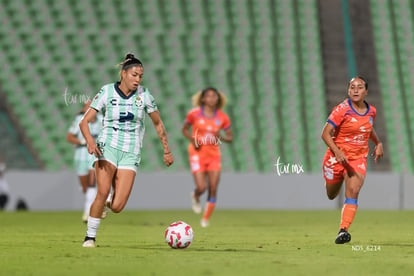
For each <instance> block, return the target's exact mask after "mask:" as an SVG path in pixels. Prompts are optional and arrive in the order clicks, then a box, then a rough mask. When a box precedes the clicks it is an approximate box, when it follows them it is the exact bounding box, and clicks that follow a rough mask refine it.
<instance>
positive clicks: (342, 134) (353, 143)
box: [327, 99, 377, 160]
mask: <svg viewBox="0 0 414 276" xmlns="http://www.w3.org/2000/svg"><path fill="white" fill-rule="evenodd" d="M365 104H366V106H367V111H366V112H365V113H364V114H360V113H358V112H357V111H356V110H355V109H354V108H353V107H352V105H351V100H350V99H346V100H344V101H343V102H342V103H340V104H339V105H337V106H336V107H335V108H334V109H333V111H332V113H331V114H330V115H329V118H328V120H327V122H328V123H330V124H331V125H333V126H334V127H335V131H334V134H333V137H332V138H333V140H334V141H335V144H336V145H337V146H338V147H339V148H340V149H341V151H343V152H344V153H345V156H346V157H347V158H348V159H349V160H355V159H359V158H363V157H367V156H368V151H369V148H368V140H369V137H370V136H371V131H372V128H373V124H374V120H375V116H376V113H377V111H376V109H375V107H374V106H372V105H370V104H368V103H367V102H365ZM328 151H330V149H329V148H328V150H327V152H328ZM332 154H333V153H332Z"/></svg>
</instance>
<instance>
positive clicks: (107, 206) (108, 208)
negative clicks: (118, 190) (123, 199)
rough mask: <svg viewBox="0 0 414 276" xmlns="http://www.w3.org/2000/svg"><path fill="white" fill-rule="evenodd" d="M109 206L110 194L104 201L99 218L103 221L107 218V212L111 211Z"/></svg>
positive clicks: (110, 203)
mask: <svg viewBox="0 0 414 276" xmlns="http://www.w3.org/2000/svg"><path fill="white" fill-rule="evenodd" d="M111 205H112V194H111V193H110V194H109V195H108V198H107V199H106V202H105V205H104V209H103V212H102V215H101V218H102V219H104V218H106V217H107V216H108V213H109V210H111Z"/></svg>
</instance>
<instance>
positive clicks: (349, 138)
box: [322, 76, 384, 244]
mask: <svg viewBox="0 0 414 276" xmlns="http://www.w3.org/2000/svg"><path fill="white" fill-rule="evenodd" d="M367 94H368V83H367V82H366V81H365V80H364V79H363V78H362V77H359V76H358V77H355V78H352V79H351V80H350V81H349V83H348V98H347V99H346V100H345V101H343V102H342V103H340V104H339V105H337V106H336V107H335V108H334V109H333V111H332V113H331V114H330V115H329V117H328V120H327V123H326V124H325V127H324V128H323V131H322V140H323V141H324V142H325V143H326V145H327V146H328V149H327V151H326V154H325V157H324V159H323V175H324V178H325V181H326V182H325V187H326V192H327V195H328V198H329V199H331V200H332V199H334V198H335V197H336V196H337V195H338V193H339V191H340V189H341V187H342V183H343V181H344V180H345V202H344V205H343V208H342V215H341V223H340V230H339V233H338V236H337V238H336V240H335V243H337V244H343V243H347V242H349V241H350V240H351V234H349V232H348V230H349V227H350V225H351V223H352V221H353V220H354V217H355V214H356V211H357V208H358V195H359V191H360V190H361V187H362V185H363V183H364V180H365V175H366V171H367V156H368V151H369V148H368V140H369V139H371V140H372V141H373V142H374V143H375V149H374V152H373V153H372V155H373V156H374V158H375V162H377V160H378V159H379V158H381V157H382V156H383V155H384V153H383V147H382V143H381V142H380V140H379V138H378V136H377V134H376V132H375V130H374V127H373V124H374V120H375V116H376V109H375V107H374V106H372V105H370V104H368V103H367V102H366V101H365V97H366V96H367Z"/></svg>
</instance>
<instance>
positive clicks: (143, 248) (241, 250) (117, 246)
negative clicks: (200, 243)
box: [98, 245, 268, 253]
mask: <svg viewBox="0 0 414 276" xmlns="http://www.w3.org/2000/svg"><path fill="white" fill-rule="evenodd" d="M98 247H100V248H115V247H116V248H120V249H121V248H124V249H136V250H151V251H155V250H156V251H158V250H159V251H165V250H172V251H191V252H215V253H219V252H223V253H224V252H238V253H264V252H268V251H267V250H266V249H263V248H257V249H246V248H242V249H236V248H205V247H203V248H198V247H189V248H185V249H173V248H169V247H168V245H166V246H159V245H153V246H150V245H145V246H139V245H134V246H131V245H98Z"/></svg>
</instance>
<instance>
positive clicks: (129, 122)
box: [79, 54, 174, 247]
mask: <svg viewBox="0 0 414 276" xmlns="http://www.w3.org/2000/svg"><path fill="white" fill-rule="evenodd" d="M120 65H121V66H122V68H121V71H120V77H121V80H120V81H119V82H116V83H112V84H107V85H105V86H103V87H102V88H101V90H100V92H99V93H98V94H97V95H96V96H95V98H94V99H93V101H92V104H91V106H90V108H89V109H88V111H87V112H86V114H85V116H84V118H83V119H82V121H81V122H80V124H79V126H80V129H81V131H82V134H83V136H84V137H85V140H86V144H87V147H88V151H89V153H93V154H94V155H95V156H96V161H95V170H96V179H97V184H98V192H97V194H96V198H95V201H94V202H93V204H92V206H91V210H90V214H89V218H88V226H87V231H86V237H85V240H84V243H83V247H95V238H96V232H97V230H98V228H99V225H100V221H101V220H100V217H101V214H102V211H103V209H104V205H105V201H106V199H107V198H108V195H109V192H110V190H111V186H112V190H113V194H112V197H109V198H110V200H109V201H108V202H107V204H106V205H107V207H109V208H110V209H111V210H112V211H113V212H115V213H119V212H121V211H122V209H123V208H124V207H125V205H126V203H127V201H128V198H129V195H130V193H131V190H132V186H133V184H134V180H135V175H136V171H137V167H138V165H139V163H140V160H141V157H140V153H141V148H142V142H143V138H144V132H145V124H144V119H145V113H147V114H148V115H149V117H150V118H151V120H152V122H153V124H154V127H155V129H156V131H157V134H158V136H159V138H160V140H161V143H162V147H163V149H164V154H163V155H164V163H165V164H166V165H167V166H170V165H171V164H172V163H173V161H174V159H173V156H172V154H171V151H170V148H169V146H168V141H167V134H166V132H165V128H164V124H163V123H162V120H161V118H160V114H159V112H158V108H157V105H156V103H155V101H154V98H153V97H152V95H151V94H150V92H149V91H148V89H146V88H144V87H143V86H141V85H140V83H141V81H142V77H143V75H144V66H143V65H142V63H141V61H140V60H138V59H137V58H135V56H134V55H133V54H127V55H126V57H125V60H124V61H123V62H122V63H121V64H120ZM101 110H102V111H103V113H104V120H103V128H102V130H101V132H100V134H99V137H98V143H95V141H94V139H93V137H92V135H91V133H90V131H89V128H88V123H89V122H90V121H91V120H92V118H93V117H94V116H95V115H96V114H97V112H99V111H101Z"/></svg>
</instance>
